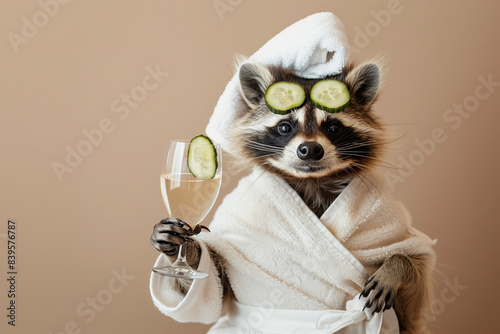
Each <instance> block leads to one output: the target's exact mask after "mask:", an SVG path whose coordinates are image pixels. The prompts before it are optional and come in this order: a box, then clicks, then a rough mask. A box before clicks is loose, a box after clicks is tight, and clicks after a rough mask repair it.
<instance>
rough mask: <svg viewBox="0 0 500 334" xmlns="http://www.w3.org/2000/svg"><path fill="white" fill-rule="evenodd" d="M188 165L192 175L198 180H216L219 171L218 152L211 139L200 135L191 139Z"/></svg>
mask: <svg viewBox="0 0 500 334" xmlns="http://www.w3.org/2000/svg"><path fill="white" fill-rule="evenodd" d="M187 165H188V168H189V171H190V172H191V174H193V176H195V177H197V178H200V179H206V180H210V179H213V178H214V176H215V172H216V171H217V151H216V150H215V146H214V144H213V143H212V141H211V140H210V138H208V137H207V136H204V135H199V136H196V137H194V138H193V139H191V142H190V143H189V150H188V158H187Z"/></svg>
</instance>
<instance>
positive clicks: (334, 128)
mask: <svg viewBox="0 0 500 334" xmlns="http://www.w3.org/2000/svg"><path fill="white" fill-rule="evenodd" d="M327 131H328V132H330V133H332V134H334V135H338V134H339V133H340V131H341V129H340V126H338V125H336V124H333V125H330V127H329V128H328V129H327Z"/></svg>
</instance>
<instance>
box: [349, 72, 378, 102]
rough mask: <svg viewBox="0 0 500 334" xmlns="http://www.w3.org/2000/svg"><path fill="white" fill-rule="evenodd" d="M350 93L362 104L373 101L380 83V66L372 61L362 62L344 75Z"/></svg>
mask: <svg viewBox="0 0 500 334" xmlns="http://www.w3.org/2000/svg"><path fill="white" fill-rule="evenodd" d="M346 83H347V84H348V86H350V93H351V95H352V96H354V98H355V99H356V100H357V101H358V102H359V103H360V104H362V105H364V106H369V105H370V104H372V103H373V102H374V101H375V97H376V96H377V93H378V89H379V85H380V67H379V66H378V65H376V64H373V63H368V64H363V65H360V66H357V67H356V68H354V69H353V70H351V71H350V72H349V73H348V74H347V77H346Z"/></svg>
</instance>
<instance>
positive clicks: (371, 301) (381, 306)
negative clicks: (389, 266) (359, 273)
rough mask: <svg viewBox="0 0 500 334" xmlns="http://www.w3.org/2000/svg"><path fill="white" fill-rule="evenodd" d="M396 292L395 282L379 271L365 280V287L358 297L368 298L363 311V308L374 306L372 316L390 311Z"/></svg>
mask: <svg viewBox="0 0 500 334" xmlns="http://www.w3.org/2000/svg"><path fill="white" fill-rule="evenodd" d="M370 292H371V293H370ZM396 292H397V282H393V280H392V279H390V277H388V276H387V275H384V273H383V272H380V270H379V271H377V272H376V273H375V274H373V275H372V276H371V277H370V278H369V279H367V280H366V283H365V287H364V288H363V291H361V294H360V297H361V296H363V297H368V301H367V302H366V304H365V306H364V307H363V311H364V310H365V308H370V307H372V306H375V307H374V309H373V312H372V314H375V313H377V312H380V311H385V310H388V309H390V308H391V307H393V306H394V301H395V298H396Z"/></svg>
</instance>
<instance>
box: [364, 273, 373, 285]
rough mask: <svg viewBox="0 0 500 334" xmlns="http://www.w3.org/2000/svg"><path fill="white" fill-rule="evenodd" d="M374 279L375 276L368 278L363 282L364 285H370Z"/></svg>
mask: <svg viewBox="0 0 500 334" xmlns="http://www.w3.org/2000/svg"><path fill="white" fill-rule="evenodd" d="M374 278H375V275H374V276H371V277H370V278H368V279H367V280H366V282H365V285H367V284H368V283H370V282H371V281H373V279H374Z"/></svg>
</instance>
